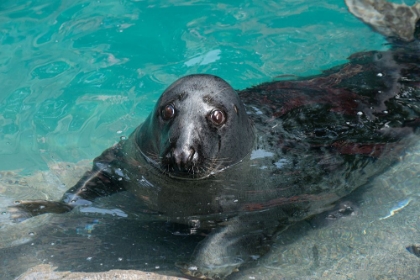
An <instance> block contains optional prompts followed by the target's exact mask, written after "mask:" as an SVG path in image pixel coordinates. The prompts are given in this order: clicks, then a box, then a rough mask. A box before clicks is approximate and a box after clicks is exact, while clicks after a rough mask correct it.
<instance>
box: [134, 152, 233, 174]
mask: <svg viewBox="0 0 420 280" xmlns="http://www.w3.org/2000/svg"><path fill="white" fill-rule="evenodd" d="M140 153H141V155H142V156H143V158H144V159H145V160H146V161H147V162H148V163H149V164H150V165H152V166H153V167H154V168H156V169H157V170H159V171H160V172H161V173H162V174H164V175H167V176H168V177H170V178H174V179H180V180H202V179H206V178H208V177H211V176H213V175H216V174H217V173H220V172H222V171H224V170H226V169H227V168H229V167H231V166H233V165H235V164H232V165H228V166H223V164H222V162H221V161H220V160H218V159H213V160H212V159H209V160H208V163H207V164H203V163H202V162H201V163H200V164H187V165H185V164H183V165H178V164H176V162H175V161H174V160H173V159H171V158H170V157H164V158H161V157H159V156H156V155H150V156H148V155H146V154H145V153H144V152H143V151H141V150H140ZM221 166H223V167H222V168H220V167H221Z"/></svg>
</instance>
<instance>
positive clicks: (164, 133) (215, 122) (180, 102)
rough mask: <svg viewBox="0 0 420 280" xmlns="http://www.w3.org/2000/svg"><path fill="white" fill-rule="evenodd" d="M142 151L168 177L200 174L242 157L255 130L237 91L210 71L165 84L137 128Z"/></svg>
mask: <svg viewBox="0 0 420 280" xmlns="http://www.w3.org/2000/svg"><path fill="white" fill-rule="evenodd" d="M136 133H137V135H136V143H137V145H138V147H139V148H140V150H141V152H142V154H143V156H145V157H146V159H147V160H148V161H149V162H151V163H152V164H153V165H154V166H155V167H157V168H159V169H160V170H161V171H163V172H164V173H167V174H168V175H169V176H170V177H173V178H180V179H203V178H206V177H208V176H210V175H212V174H215V173H218V172H220V171H222V170H224V169H226V168H228V167H229V166H232V165H234V164H235V163H238V162H239V161H241V160H242V159H243V158H244V157H245V156H246V155H247V154H249V153H250V152H251V150H252V147H253V143H254V132H253V127H252V122H251V121H250V120H249V118H248V116H247V114H246V111H245V107H244V105H243V103H242V102H241V100H240V99H239V96H238V94H237V93H236V91H235V90H234V89H233V88H232V87H231V86H230V85H229V84H228V83H227V82H226V81H224V80H223V79H221V78H219V77H216V76H213V75H190V76H186V77H183V78H181V79H179V80H177V81H176V82H174V83H173V84H172V85H171V86H169V87H168V88H167V89H166V90H165V92H164V93H163V94H162V96H161V97H160V99H159V100H158V102H157V104H156V106H155V109H154V110H153V111H152V113H151V114H150V115H149V117H148V118H147V119H146V121H145V122H144V124H143V125H142V126H141V127H140V128H139V129H138V131H137V132H136Z"/></svg>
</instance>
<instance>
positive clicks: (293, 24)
mask: <svg viewBox="0 0 420 280" xmlns="http://www.w3.org/2000/svg"><path fill="white" fill-rule="evenodd" d="M254 2H255V1H239V0H238V1H226V2H225V3H219V2H218V3H208V2H207V1H191V2H189V3H186V2H185V1H177V0H173V1H167V2H166V4H165V5H162V4H157V3H155V2H153V1H134V0H133V1H130V0H126V1H83V0H75V1H50V2H48V3H46V1H41V0H38V1H37V0H32V1H27V0H25V1H23V0H13V1H12V0H3V1H1V3H0V44H1V50H0V79H1V93H0V100H1V103H0V156H1V160H0V170H1V172H0V213H1V215H0V256H1V269H0V278H1V279H11V278H14V277H16V276H18V275H19V274H21V273H23V272H24V271H26V270H27V269H29V268H31V267H33V266H35V265H38V264H51V265H52V266H54V267H56V268H57V270H60V271H82V272H99V271H108V270H110V269H136V270H143V271H149V272H159V273H162V274H168V275H176V276H178V275H180V274H179V272H178V269H177V267H176V266H175V263H177V262H178V263H180V262H185V261H188V259H189V256H190V255H191V253H192V251H193V249H194V247H195V245H196V244H197V243H198V242H199V241H200V240H201V239H202V238H203V236H201V235H188V234H184V232H185V229H182V228H173V225H170V224H167V223H166V222H165V221H161V222H152V221H150V220H151V219H150V217H149V216H148V215H147V214H145V213H142V214H139V213H138V211H136V210H137V209H136V202H135V201H134V199H133V198H132V197H130V196H129V195H127V194H121V195H117V196H115V197H113V198H109V199H108V198H106V199H101V200H98V201H97V202H95V203H94V204H93V205H92V206H89V207H85V208H80V209H79V211H75V212H72V213H69V214H66V215H61V216H59V215H44V216H39V217H35V218H33V219H29V220H27V221H25V222H23V223H20V224H13V223H11V221H10V219H9V217H8V214H7V213H6V211H5V206H6V205H12V204H13V202H14V201H15V200H17V199H33V198H43V199H51V200H57V199H59V198H60V197H61V196H62V194H63V193H64V192H65V191H66V190H67V189H68V188H69V187H70V186H72V185H73V184H74V183H75V182H76V181H77V179H78V178H80V177H81V175H82V174H83V173H84V172H85V171H86V170H88V169H89V168H90V162H91V160H92V159H93V158H94V157H95V156H97V155H99V154H100V152H102V151H103V150H104V149H105V148H107V147H109V146H111V145H112V144H114V143H115V142H116V141H118V140H119V138H120V137H121V135H125V136H128V135H129V133H130V132H131V131H132V130H133V129H134V128H135V127H136V126H137V125H138V124H139V123H141V122H142V121H143V120H144V118H145V117H146V116H147V114H148V113H149V111H150V110H151V109H152V108H153V105H154V103H155V101H156V99H157V98H158V96H159V94H160V92H161V91H162V90H163V89H164V88H165V87H166V86H167V85H168V84H169V83H171V82H173V81H174V80H175V79H176V78H178V77H180V76H183V75H186V74H192V73H197V72H200V73H211V74H216V75H219V76H222V77H223V78H225V79H226V80H227V81H229V82H230V83H231V84H232V85H233V86H234V87H236V88H245V87H248V86H251V85H255V84H257V83H260V82H264V81H270V80H271V79H273V78H274V77H276V76H281V75H309V74H316V73H319V71H320V70H321V69H327V68H328V67H330V66H332V65H336V64H338V63H341V62H344V60H345V58H346V57H347V56H349V55H350V54H352V53H354V52H357V51H361V50H368V49H383V48H385V46H382V44H383V42H384V41H383V39H382V38H381V37H380V36H379V35H377V34H374V33H373V32H370V30H369V28H367V27H366V26H364V25H363V24H361V23H360V22H359V21H358V20H357V19H355V18H354V17H353V16H351V15H350V14H349V13H348V12H347V10H346V8H345V7H344V4H343V3H341V2H340V1H335V0H324V1H314V2H313V3H310V4H309V3H308V2H307V1H291V0H284V1H280V2H276V3H274V2H270V3H265V2H264V3H254ZM253 113H255V114H258V113H259V112H258V111H256V112H253ZM419 150H420V148H419V147H417V148H415V149H412V150H411V151H409V153H408V154H407V156H405V157H404V158H402V160H401V163H400V164H398V165H397V166H395V167H394V168H392V169H391V170H390V171H389V172H388V173H387V174H385V175H384V176H381V177H380V178H379V179H377V180H375V181H374V182H373V185H372V186H370V187H369V188H364V189H362V190H359V191H358V192H357V193H355V194H354V195H353V196H352V199H353V201H355V202H356V204H357V206H358V211H357V215H354V216H351V217H345V218H343V219H340V220H338V221H336V222H331V223H328V224H327V225H325V224H322V225H321V224H319V226H317V225H318V224H317V223H309V222H306V221H305V222H301V223H299V224H297V225H295V226H293V227H292V228H290V229H289V230H288V231H285V232H283V233H281V234H279V236H278V238H277V239H276V242H275V244H274V245H273V246H272V248H271V250H272V253H271V254H269V255H267V256H266V257H263V258H261V259H258V260H257V261H256V262H255V263H253V264H251V265H249V266H248V267H245V268H244V269H241V271H239V272H238V273H236V274H235V275H233V276H232V278H233V279H253V278H255V279H261V278H263V279H278V277H279V275H280V276H285V277H299V276H300V277H305V276H312V277H324V278H328V277H330V278H335V279H340V277H342V279H346V278H356V279H370V278H375V277H376V278H380V277H381V276H384V275H398V276H400V277H401V278H404V279H416V276H417V275H418V274H419V271H418V268H419V259H418V257H417V256H416V254H414V253H415V250H416V249H415V248H417V247H416V244H418V243H419V242H420V234H419V231H418V229H419V227H420V220H419V219H420V218H419V215H418V211H417V209H419V193H420V192H419V189H418V186H419V177H418V174H419V172H420V164H419V163H420V155H419V152H418V151H419ZM270 156H271V155H270V154H269V153H267V152H266V151H263V150H257V151H254V153H253V155H252V157H253V159H257V158H265V157H270ZM81 160H83V161H81ZM74 162H77V164H75V163H74ZM284 164H287V162H284V161H282V160H281V159H280V160H279V161H277V162H275V165H276V166H277V167H278V168H281V167H282V166H283V165H284ZM392 214H393V215H392ZM385 217H386V219H384V218H385ZM314 225H315V226H316V228H314ZM407 248H410V250H411V251H412V252H414V253H410V250H408V249H407ZM46 277H48V276H46ZM251 277H253V278H251Z"/></svg>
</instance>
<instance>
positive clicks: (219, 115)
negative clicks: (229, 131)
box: [210, 110, 226, 125]
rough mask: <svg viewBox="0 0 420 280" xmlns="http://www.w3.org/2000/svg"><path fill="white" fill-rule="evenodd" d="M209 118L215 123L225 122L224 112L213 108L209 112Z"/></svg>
mask: <svg viewBox="0 0 420 280" xmlns="http://www.w3.org/2000/svg"><path fill="white" fill-rule="evenodd" d="M210 120H211V121H212V122H213V123H214V124H215V125H222V124H224V123H225V122H226V117H225V114H224V113H223V112H222V111H220V110H214V111H212V112H211V113H210Z"/></svg>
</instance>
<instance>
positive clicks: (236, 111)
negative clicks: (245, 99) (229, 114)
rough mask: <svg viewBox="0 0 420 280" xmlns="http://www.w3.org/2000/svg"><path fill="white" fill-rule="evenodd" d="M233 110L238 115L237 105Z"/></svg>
mask: <svg viewBox="0 0 420 280" xmlns="http://www.w3.org/2000/svg"><path fill="white" fill-rule="evenodd" d="M233 110H235V113H236V114H238V107H236V105H233Z"/></svg>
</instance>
